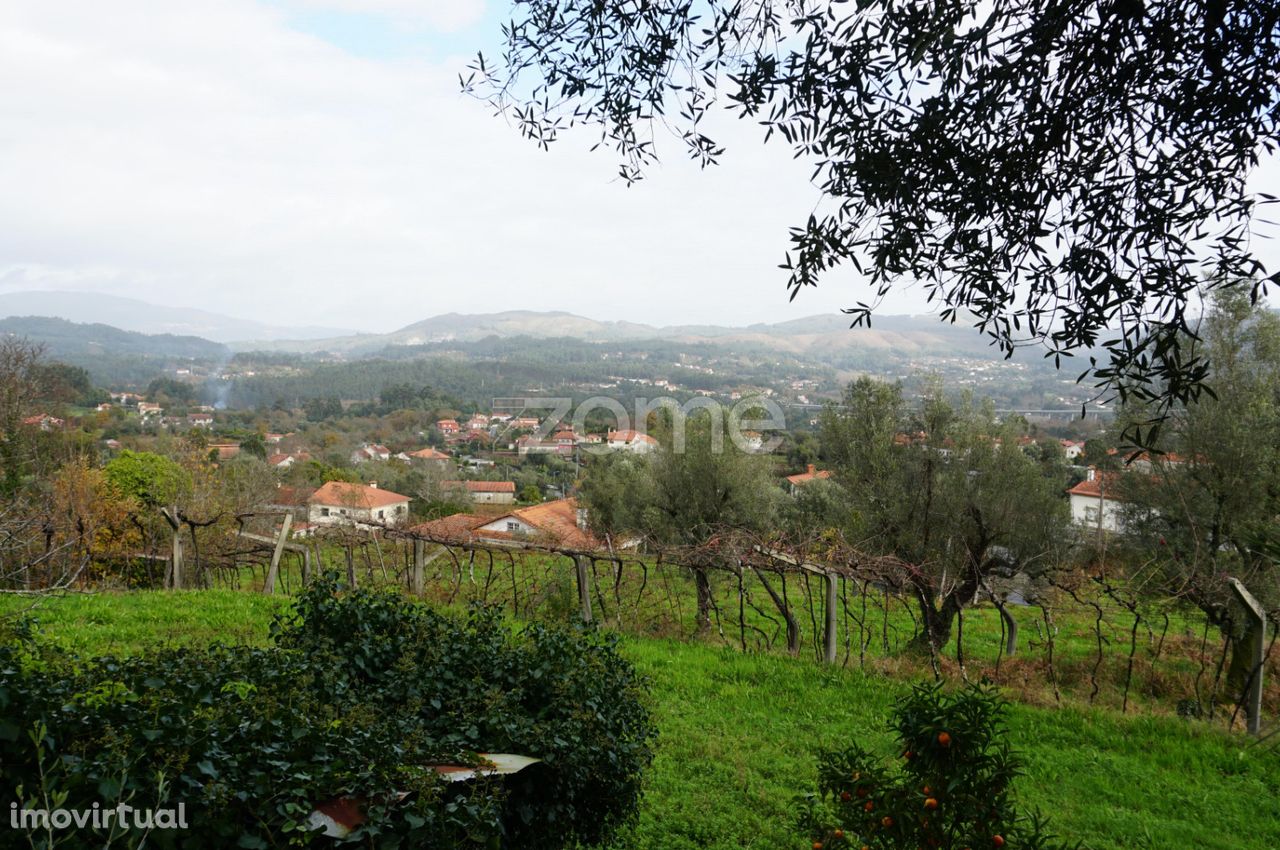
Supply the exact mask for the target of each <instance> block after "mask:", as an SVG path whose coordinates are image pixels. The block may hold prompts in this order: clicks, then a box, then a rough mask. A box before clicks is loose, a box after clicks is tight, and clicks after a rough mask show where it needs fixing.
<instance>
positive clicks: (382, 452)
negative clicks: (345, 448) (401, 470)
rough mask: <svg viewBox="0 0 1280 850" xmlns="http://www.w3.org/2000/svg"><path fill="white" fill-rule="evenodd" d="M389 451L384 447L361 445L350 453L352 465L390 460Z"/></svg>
mask: <svg viewBox="0 0 1280 850" xmlns="http://www.w3.org/2000/svg"><path fill="white" fill-rule="evenodd" d="M390 459H391V449H389V448H387V447H386V446H380V445H377V444H374V445H368V444H366V445H363V446H361V447H360V448H358V449H356V450H355V451H354V452H352V453H351V462H352V463H367V462H368V461H371V460H390Z"/></svg>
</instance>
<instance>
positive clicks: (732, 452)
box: [583, 410, 780, 630]
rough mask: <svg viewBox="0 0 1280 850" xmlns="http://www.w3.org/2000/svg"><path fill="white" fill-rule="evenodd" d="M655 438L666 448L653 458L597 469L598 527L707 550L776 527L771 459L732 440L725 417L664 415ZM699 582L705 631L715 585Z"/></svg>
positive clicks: (586, 493) (590, 489)
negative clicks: (725, 538) (726, 537)
mask: <svg viewBox="0 0 1280 850" xmlns="http://www.w3.org/2000/svg"><path fill="white" fill-rule="evenodd" d="M655 436H656V438H657V439H658V442H659V448H658V450H657V451H656V452H654V453H652V454H650V455H647V456H639V457H637V456H630V457H625V456H619V457H614V458H608V459H602V460H599V461H597V462H596V463H593V465H592V467H591V468H590V469H589V471H588V474H587V477H586V481H585V482H584V485H583V501H584V502H585V503H586V505H587V508H588V511H587V516H588V521H589V522H591V523H592V525H593V528H595V529H596V530H597V531H599V532H602V533H607V534H614V535H618V534H627V533H632V534H641V535H643V536H645V537H646V538H648V539H650V540H653V541H655V542H657V543H661V544H667V545H675V546H700V545H702V544H704V543H706V542H707V541H708V540H709V539H710V538H711V537H712V536H713V535H715V534H716V533H718V532H721V531H724V530H726V529H736V530H752V531H764V530H767V529H770V528H771V527H772V526H773V524H774V520H775V518H776V516H777V506H778V497H779V496H780V491H779V490H778V487H777V485H776V484H775V483H774V481H773V476H772V472H771V468H770V464H769V462H768V459H767V458H766V457H763V456H760V455H756V454H753V453H750V452H748V451H745V450H744V449H743V448H742V447H740V446H739V445H737V443H736V442H735V441H734V440H732V439H730V437H729V436H728V432H727V426H726V423H725V419H724V414H723V413H722V412H720V411H711V410H700V411H697V412H695V413H694V414H692V415H689V416H687V417H685V416H682V415H679V414H676V415H675V416H673V417H660V420H659V427H658V428H657V429H656V433H655ZM694 581H695V583H696V585H697V590H698V615H697V616H698V628H699V629H700V630H701V629H706V628H708V627H710V625H711V602H712V596H711V591H712V588H711V579H710V576H709V575H708V573H707V571H706V570H705V569H702V568H700V567H695V568H694Z"/></svg>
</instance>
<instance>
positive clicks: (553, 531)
mask: <svg viewBox="0 0 1280 850" xmlns="http://www.w3.org/2000/svg"><path fill="white" fill-rule="evenodd" d="M508 518H510V519H513V520H519V521H520V522H522V523H524V524H525V525H528V526H531V527H532V528H534V529H536V530H537V533H536V535H534V536H532V537H530V536H528V535H518V534H516V533H513V532H510V531H493V530H481V529H482V526H485V525H489V524H491V523H495V522H500V521H502V520H506V519H508ZM410 530H411V531H416V532H419V533H422V534H426V535H429V536H431V537H434V538H436V539H445V540H451V541H457V542H459V543H468V542H474V541H477V540H490V541H494V542H505V541H517V540H526V541H529V542H542V543H546V544H548V545H552V546H559V547H563V548H566V549H599V548H601V543H600V541H598V540H596V539H595V538H594V537H593V536H592V535H591V533H590V532H588V531H585V530H583V529H581V528H579V527H578V502H577V500H576V499H573V498H568V499H556V500H555V501H551V502H544V503H542V504H541V505H534V506H532V507H528V508H520V509H519V510H515V511H511V512H510V513H506V514H500V515H498V516H481V515H479V514H453V515H452V516H447V517H444V518H443V519H438V520H433V521H431V522H425V523H422V524H421V525H417V526H414V527H413V528H412V529H410Z"/></svg>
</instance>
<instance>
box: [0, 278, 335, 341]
mask: <svg viewBox="0 0 1280 850" xmlns="http://www.w3.org/2000/svg"><path fill="white" fill-rule="evenodd" d="M3 316H51V317H57V318H59V319H66V320H68V321H71V322H80V323H98V324H104V325H111V326H112V327H115V328H119V329H120V330H125V331H134V332H136V333H144V334H176V335H178V336H198V337H203V338H204V339H207V340H213V341H214V342H223V343H226V342H233V341H234V340H238V339H279V340H288V339H314V338H317V337H331V336H342V335H345V334H350V333H354V331H351V330H347V329H343V328H322V327H307V326H303V327H292V326H287V325H274V324H268V323H264V322H258V321H254V320H252V319H241V318H236V317H234V316H228V315H225V314H223V313H217V312H213V311H210V310H200V309H194V308H190V307H167V306H163V305H160V304H152V303H149V302H147V301H140V300H138V299H136V298H122V297H120V296H118V295H104V294H101V293H97V292H66V291H53V290H50V291H37V290H28V291H22V292H6V293H0V317H3Z"/></svg>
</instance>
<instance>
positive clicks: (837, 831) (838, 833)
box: [831, 829, 844, 838]
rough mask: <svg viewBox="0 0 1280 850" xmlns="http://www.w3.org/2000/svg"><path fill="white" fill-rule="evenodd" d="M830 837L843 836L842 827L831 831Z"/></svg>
mask: <svg viewBox="0 0 1280 850" xmlns="http://www.w3.org/2000/svg"><path fill="white" fill-rule="evenodd" d="M831 837H832V838H844V830H843V829H837V830H836V831H835V832H833V833H831Z"/></svg>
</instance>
